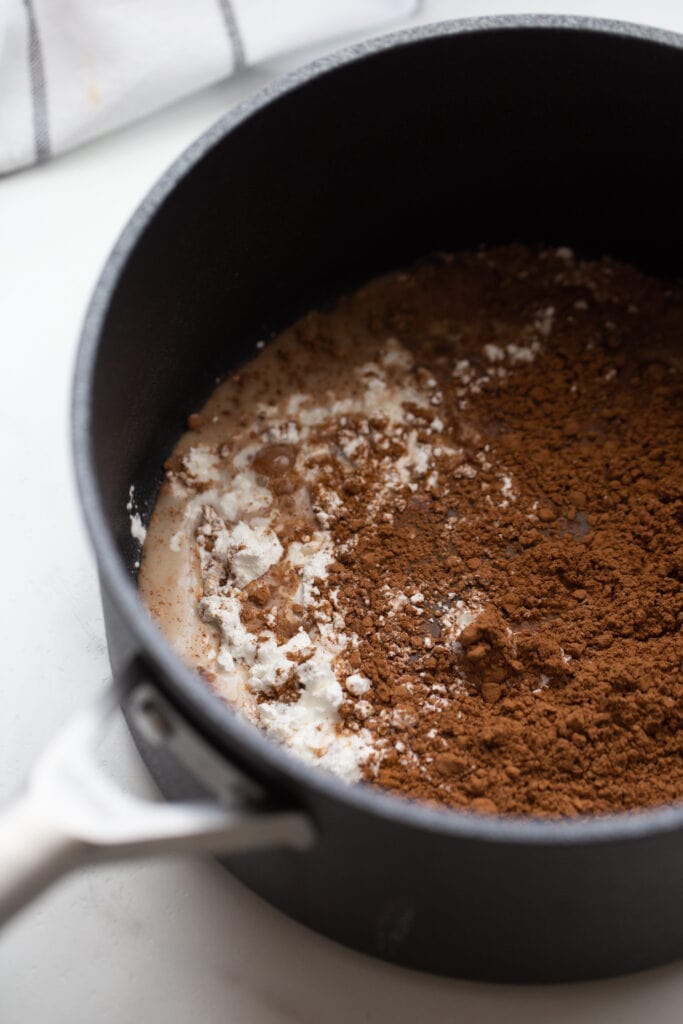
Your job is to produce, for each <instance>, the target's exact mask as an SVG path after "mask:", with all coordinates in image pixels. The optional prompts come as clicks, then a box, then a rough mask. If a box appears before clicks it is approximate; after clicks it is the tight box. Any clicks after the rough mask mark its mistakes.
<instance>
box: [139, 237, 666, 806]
mask: <svg viewBox="0 0 683 1024" xmlns="http://www.w3.org/2000/svg"><path fill="white" fill-rule="evenodd" d="M682 337H683V290H682V289H681V286H680V285H679V284H674V283H667V282H664V281H660V280H657V279H654V278H651V277H647V276H645V275H643V274H641V273H639V272H638V271H637V270H635V269H634V268H632V267H629V266H626V265H623V264H620V263H617V262H614V261H612V260H609V259H602V260H599V261H581V260H577V259H575V258H574V255H573V254H572V253H571V252H570V251H569V250H567V249H558V250H550V249H537V250H532V249H530V248H527V247H523V246H505V247H500V248H489V249H482V250H480V251H477V252H474V253H462V254H457V255H437V256H435V257H433V258H431V259H430V260H427V261H425V262H424V263H423V264H422V265H420V266H418V267H417V268H415V269H414V270H413V271H411V272H409V273H400V274H394V275H390V276H388V277H386V278H381V279H378V280H377V281H374V282H371V283H370V284H369V285H367V286H365V287H364V288H362V289H360V290H359V291H358V292H357V293H355V294H354V295H350V296H347V297H345V298H343V299H342V300H341V301H340V302H339V304H338V305H337V306H336V307H335V308H334V309H333V310H330V311H328V312H322V313H312V314H310V315H308V316H307V317H305V318H303V319H302V320H301V321H300V322H299V323H297V324H296V325H294V326H293V327H292V328H290V329H289V330H288V331H286V332H284V334H283V335H282V336H281V337H280V338H278V339H276V341H275V342H274V343H273V344H272V345H271V346H269V347H268V349H266V351H265V352H264V353H262V354H261V355H260V356H258V357H257V358H256V359H255V360H254V361H253V362H252V363H251V364H249V365H247V366H246V367H245V368H243V370H241V371H240V373H239V375H235V376H234V377H233V379H232V382H227V383H228V384H230V385H231V387H232V391H230V390H222V391H221V392H220V394H221V396H222V397H221V399H220V401H218V399H216V400H215V401H214V404H213V405H210V406H207V407H206V409H205V410H203V411H202V414H201V415H199V416H195V417H193V419H192V422H191V423H190V427H191V429H192V431H196V432H197V433H199V434H200V435H201V439H202V441H203V442H204V444H205V445H206V444H207V443H208V445H209V447H208V448H205V452H206V451H208V452H209V453H210V454H211V453H213V454H211V457H214V458H215V459H216V460H218V462H221V461H222V462H223V463H224V464H225V465H232V463H231V460H232V458H233V456H234V455H235V452H236V451H238V450H241V449H240V446H242V447H243V448H244V446H248V445H252V446H253V449H254V451H255V454H254V455H253V457H252V461H251V463H250V465H251V466H252V468H253V472H254V473H255V474H256V481H257V483H258V484H259V486H260V485H263V486H265V487H267V489H268V492H269V494H270V495H271V500H272V514H273V518H272V528H273V530H275V532H276V534H277V537H278V539H279V542H280V543H281V545H282V547H283V549H285V548H286V547H287V545H288V544H290V543H291V542H293V541H294V542H296V543H297V544H303V545H305V544H306V543H308V541H309V540H310V537H311V535H313V534H314V533H315V531H321V530H322V531H323V532H324V533H325V534H326V535H328V534H329V538H330V541H331V543H332V546H333V550H334V557H335V559H336V560H335V561H333V562H332V564H331V565H328V566H327V572H326V575H325V574H324V573H323V575H321V577H320V578H318V579H315V580H314V581H313V583H312V585H310V584H309V591H308V597H306V599H305V600H304V599H303V598H301V599H300V597H299V596H298V595H299V594H300V593H302V582H301V572H302V570H301V568H300V567H299V568H296V569H295V567H294V566H293V565H292V564H291V562H287V561H286V560H282V561H280V562H278V563H277V564H274V565H272V566H271V568H269V569H268V570H267V571H266V572H265V573H263V574H261V575H260V576H259V577H258V578H256V579H253V580H252V581H251V582H249V583H248V584H247V585H246V586H244V587H243V589H242V590H240V591H237V590H235V588H234V586H233V585H232V583H231V578H232V577H231V572H233V568H234V567H232V566H231V563H230V562H229V560H228V561H226V558H225V554H224V552H222V547H221V541H220V538H221V537H223V536H224V531H225V529H226V524H225V522H224V521H223V519H222V513H220V512H217V511H216V509H215V508H214V507H213V506H211V505H210V504H208V505H207V506H206V507H204V508H203V509H202V512H201V517H200V518H199V520H198V521H197V524H196V537H195V543H196V545H197V547H196V550H195V557H196V558H197V559H202V558H203V560H204V561H203V564H204V566H205V572H204V578H203V581H202V584H201V586H198V587H197V599H200V598H201V597H202V596H203V597H206V596H207V595H209V594H212V593H221V592H223V591H225V592H227V593H229V594H230V595H231V600H234V601H238V602H239V606H240V619H241V624H242V626H243V627H244V628H245V629H247V630H248V631H249V633H250V635H252V636H254V637H260V638H263V637H266V636H269V637H274V638H275V641H276V642H277V643H278V644H283V643H286V642H287V641H288V640H289V639H290V638H292V637H294V636H297V635H300V634H301V633H302V631H303V633H305V634H306V636H307V637H309V638H310V639H311V642H312V643H314V642H315V639H316V637H319V636H321V635H323V633H326V634H327V635H329V634H330V631H332V633H333V634H334V630H335V629H338V630H339V631H340V632H339V636H343V637H344V638H345V639H344V642H343V645H342V649H341V652H340V653H339V654H338V655H336V662H335V665H334V668H335V672H336V676H337V679H338V680H339V682H340V684H341V685H342V686H343V688H344V699H343V703H342V705H341V707H340V709H339V715H340V723H339V731H340V733H342V732H343V733H344V734H347V735H353V734H357V736H358V737H359V738H361V737H368V738H369V740H370V741H371V748H372V751H373V752H372V755H371V756H369V757H368V758H367V759H366V760H365V761H364V763H363V777H364V779H365V781H366V782H367V783H369V784H371V785H378V786H381V787H383V788H385V789H389V790H391V791H393V792H395V793H398V794H401V795H403V796H405V797H408V798H412V799H418V800H422V801H428V802H432V803H434V804H437V805H447V806H452V807H457V808H461V809H466V810H469V811H475V812H481V813H495V812H497V813H502V814H525V815H529V814H531V815H542V816H552V817H558V816H573V815H578V814H597V813H602V812H607V811H615V810H626V809H634V808H639V807H646V806H651V805H656V804H661V803H667V802H672V801H676V800H679V799H681V798H683V757H682V756H681V755H682V753H683V749H682V745H681V737H682V736H683V731H682V726H683V582H682V580H683V466H682V454H683V404H682V402H681V398H682V397H683V342H682V341H681V338H682ZM274 370H275V373H274V372H273V371H274ZM273 380H275V381H276V383H275V384H274V383H273ZM392 387H393V388H395V390H396V394H398V395H399V399H400V401H399V399H397V400H396V401H397V402H398V408H397V409H396V408H395V409H394V413H393V414H391V413H389V412H387V408H388V406H387V402H386V401H384V403H383V404H382V403H378V406H377V409H376V410H374V411H373V408H372V401H371V396H372V395H373V394H374V393H375V392H374V391H373V388H376V389H379V390H380V391H381V389H382V388H384V389H385V390H384V391H383V392H382V393H383V394H384V395H385V398H386V394H388V392H387V390H386V389H387V388H389V389H390V388H392ZM316 391H317V394H316ZM377 393H379V391H378V392H377ZM291 395H294V396H295V397H297V396H298V397H297V401H299V400H301V403H303V404H301V405H300V409H301V410H303V411H302V412H301V413H300V414H299V419H298V420H297V417H296V415H295V416H293V417H292V419H291V420H287V422H284V421H282V422H278V424H277V425H276V426H277V429H275V428H273V430H274V431H275V434H276V435H277V438H276V439H275V440H273V438H272V437H271V439H270V441H269V442H268V443H267V444H264V441H263V438H264V430H265V431H266V433H267V430H268V429H270V428H267V427H266V426H264V423H265V424H267V422H269V421H268V419H267V417H268V415H270V413H267V411H264V410H265V406H263V405H259V404H258V403H259V401H261V402H263V401H266V400H267V401H269V402H271V403H277V402H286V401H287V400H288V397H289V396H291ZM411 395H412V396H413V397H412V398H411V397H410V396H411ZM221 402H222V403H224V405H221V404H220V403H221ZM395 404H396V403H395ZM390 405H391V403H389V406H390ZM270 408H272V409H275V408H276V404H273V405H272V406H270ZM336 408H339V409H342V410H346V411H342V412H339V413H334V412H330V410H334V409H336ZM259 410H260V411H259ZM321 410H322V412H323V413H324V415H318V413H320V412H321ZM349 410H350V411H349ZM304 413H305V414H306V415H307V417H308V418H307V419H306V421H305V422H304V420H303V419H302V418H301V417H303V416H304ZM273 422H274V421H273ZM290 435H291V436H290ZM235 437H238V438H239V440H238V441H235ZM297 438H298V440H297ZM190 444H191V441H188V439H187V438H186V439H185V441H184V442H182V443H181V444H180V445H179V447H178V449H177V451H176V453H174V456H173V458H172V459H171V460H169V463H168V473H169V484H168V486H169V487H171V488H172V487H173V486H174V481H175V483H176V484H182V486H183V487H185V488H187V489H188V494H190V495H191V496H192V495H202V496H203V493H204V491H205V489H206V488H207V487H208V486H209V485H208V484H206V483H203V482H202V480H201V478H199V477H197V476H195V475H193V472H192V471H191V469H188V462H187V456H188V452H189V453H190V454H191V450H190V447H189V446H190ZM259 446H261V447H259ZM241 457H242V456H240V458H241ZM241 464H244V463H241ZM226 472H228V471H226ZM206 493H211V492H210V491H207V492H206ZM174 514H175V515H178V516H180V513H179V512H174ZM180 521H181V520H180V519H178V522H180ZM152 526H154V524H152ZM177 528H178V527H177V524H176V525H175V526H174V529H177ZM151 536H152V540H154V539H155V530H154V528H153V529H152V531H151ZM159 536H160V540H159V541H158V542H157V549H156V550H160V548H159V544H160V543H161V538H163V536H164V534H163V533H161V534H160V535H159ZM146 549H147V550H146V553H145V557H143V582H145V580H146V578H147V577H146V574H147V575H148V576H149V578H150V579H151V574H150V572H149V566H150V564H151V559H152V557H153V552H154V550H155V549H154V548H151V547H150V546H149V542H148V544H147V545H146ZM145 586H146V588H147V600H148V603H150V606H151V607H153V608H154V607H155V602H156V604H157V605H159V606H161V605H160V604H159V603H160V602H161V601H162V599H163V601H166V597H167V595H166V591H165V589H164V587H165V586H166V584H164V585H163V586H161V587H158V586H157V585H156V584H154V585H152V583H150V582H146V583H145ZM226 588H227V590H226ZM231 588H232V589H231ZM183 600H184V598H183ZM168 621H169V622H171V621H172V620H171V619H170V617H169V618H168ZM339 623H341V625H338V624H339ZM335 624H337V625H335ZM207 635H209V636H210V634H207ZM334 635H335V636H336V635H337V634H334ZM337 639H338V638H337ZM335 642H337V641H335ZM197 650H198V651H203V650H204V648H202V647H201V645H198V646H197ZM188 656H189V655H188ZM310 656H311V655H310V652H309V650H308V649H306V650H302V652H301V653H299V654H292V655H291V656H290V655H288V656H287V657H288V659H289V660H290V661H291V664H292V669H291V672H288V674H287V675H286V678H279V679H278V680H277V681H275V682H274V684H273V686H272V687H271V688H270V689H268V688H265V689H264V688H261V689H260V690H259V691H258V692H257V695H256V698H255V700H256V706H257V711H258V708H261V709H263V708H265V709H266V710H267V708H268V706H269V705H271V704H275V705H277V704H279V705H287V706H289V705H292V704H296V703H297V702H298V701H299V699H300V696H301V678H302V675H301V671H300V669H301V666H302V664H305V662H306V659H308V658H310ZM201 657H203V654H202V656H201ZM201 657H200V656H198V655H197V654H195V653H193V654H192V657H191V660H192V663H196V664H198V665H199V666H201V665H202V660H201ZM207 666H208V667H207ZM214 670H215V671H214ZM202 671H203V673H204V675H205V678H206V679H207V680H208V683H209V684H210V685H212V686H214V688H217V690H218V692H222V691H221V690H220V686H221V685H223V684H222V676H221V673H220V672H219V671H218V669H217V662H216V660H215V656H214V661H213V662H211V663H210V664H209V663H208V662H206V663H205V664H204V665H203V669H202ZM245 671H246V670H245ZM359 680H360V684H361V686H360V688H359ZM366 682H367V686H366ZM256 720H258V718H256ZM363 743H365V739H363Z"/></svg>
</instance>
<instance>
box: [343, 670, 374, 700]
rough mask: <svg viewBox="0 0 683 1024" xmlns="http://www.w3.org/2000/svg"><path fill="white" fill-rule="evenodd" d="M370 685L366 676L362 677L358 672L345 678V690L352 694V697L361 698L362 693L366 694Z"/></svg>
mask: <svg viewBox="0 0 683 1024" xmlns="http://www.w3.org/2000/svg"><path fill="white" fill-rule="evenodd" d="M371 686H372V683H371V682H370V680H369V679H368V677H367V676H363V675H361V674H360V672H354V673H352V675H350V676H347V677H346V689H347V690H348V691H349V693H352V694H353V695H354V697H362V696H363V694H364V693H367V692H368V690H369V689H370V687H371Z"/></svg>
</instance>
